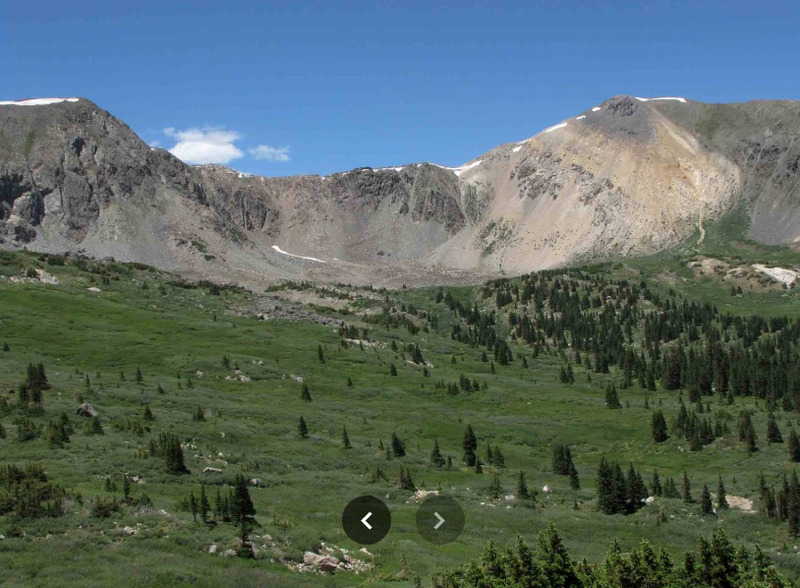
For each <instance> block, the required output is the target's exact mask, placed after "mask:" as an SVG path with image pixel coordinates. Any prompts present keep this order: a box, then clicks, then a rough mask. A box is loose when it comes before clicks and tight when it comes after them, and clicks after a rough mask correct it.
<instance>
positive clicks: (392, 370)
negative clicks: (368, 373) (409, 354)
mask: <svg viewBox="0 0 800 588" xmlns="http://www.w3.org/2000/svg"><path fill="white" fill-rule="evenodd" d="M389 375H390V376H396V375H397V368H396V367H394V364H393V363H390V364H389Z"/></svg>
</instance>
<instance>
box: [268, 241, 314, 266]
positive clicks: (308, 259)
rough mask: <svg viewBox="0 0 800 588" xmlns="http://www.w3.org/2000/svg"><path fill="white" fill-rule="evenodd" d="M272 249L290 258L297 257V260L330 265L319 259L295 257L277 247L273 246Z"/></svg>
mask: <svg viewBox="0 0 800 588" xmlns="http://www.w3.org/2000/svg"><path fill="white" fill-rule="evenodd" d="M272 248H273V249H274V250H275V251H277V252H278V253H280V254H281V255H288V256H289V257H296V258H297V259H305V260H307V261H316V262H317V263H328V262H327V261H322V260H321V259H317V258H316V257H306V256H305V255H294V254H293V253H287V252H286V251H284V250H283V249H281V248H280V247H278V246H277V245H273V246H272Z"/></svg>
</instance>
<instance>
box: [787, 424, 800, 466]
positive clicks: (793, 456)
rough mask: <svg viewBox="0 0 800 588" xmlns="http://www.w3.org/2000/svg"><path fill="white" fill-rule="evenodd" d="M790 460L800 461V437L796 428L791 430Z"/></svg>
mask: <svg viewBox="0 0 800 588" xmlns="http://www.w3.org/2000/svg"><path fill="white" fill-rule="evenodd" d="M789 461H792V462H795V463H796V462H800V439H798V438H797V433H796V432H795V430H794V429H791V430H790V431H789Z"/></svg>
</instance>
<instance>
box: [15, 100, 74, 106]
mask: <svg viewBox="0 0 800 588" xmlns="http://www.w3.org/2000/svg"><path fill="white" fill-rule="evenodd" d="M78 100H80V98H28V99H26V100H0V106H46V105H47V104H58V103H59V102H77V101H78Z"/></svg>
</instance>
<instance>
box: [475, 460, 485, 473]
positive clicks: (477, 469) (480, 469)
mask: <svg viewBox="0 0 800 588" xmlns="http://www.w3.org/2000/svg"><path fill="white" fill-rule="evenodd" d="M475 473H476V474H482V473H483V463H482V462H481V458H480V457H476V458H475Z"/></svg>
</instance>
